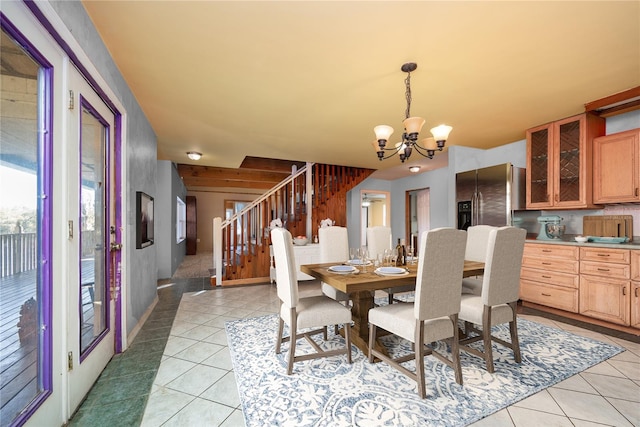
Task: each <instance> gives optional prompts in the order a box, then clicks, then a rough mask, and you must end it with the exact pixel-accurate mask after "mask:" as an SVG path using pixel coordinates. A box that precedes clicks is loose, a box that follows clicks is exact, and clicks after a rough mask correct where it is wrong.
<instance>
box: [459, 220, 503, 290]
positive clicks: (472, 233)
mask: <svg viewBox="0 0 640 427" xmlns="http://www.w3.org/2000/svg"><path fill="white" fill-rule="evenodd" d="M496 228H498V227H495V226H493V225H472V226H471V227H469V228H468V229H467V246H466V248H465V252H464V259H466V260H467V261H478V262H484V261H485V258H486V257H487V247H488V245H489V234H490V233H491V230H495V229H496ZM481 292H482V277H481V276H477V277H468V278H465V279H463V280H462V293H463V294H473V295H480V293H481Z"/></svg>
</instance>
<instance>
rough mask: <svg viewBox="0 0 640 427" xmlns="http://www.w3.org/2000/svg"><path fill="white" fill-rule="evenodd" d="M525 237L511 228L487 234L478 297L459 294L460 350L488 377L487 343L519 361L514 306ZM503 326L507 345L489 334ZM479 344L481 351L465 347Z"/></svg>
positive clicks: (490, 363)
mask: <svg viewBox="0 0 640 427" xmlns="http://www.w3.org/2000/svg"><path fill="white" fill-rule="evenodd" d="M526 235H527V231H526V230H525V229H523V228H516V227H511V226H506V227H500V228H496V229H494V230H491V232H490V233H489V240H488V245H487V256H486V258H485V265H484V276H483V277H482V288H481V293H480V295H474V294H463V295H462V298H461V302H460V314H459V317H460V319H461V320H463V321H464V325H465V331H464V332H465V338H463V339H462V340H461V341H460V344H461V348H462V349H463V350H465V351H467V352H469V353H471V354H474V355H476V356H479V357H481V358H483V359H484V360H485V363H486V366H487V371H488V372H489V373H493V371H494V366H493V353H492V348H491V346H492V344H491V341H495V342H497V343H499V344H501V345H503V346H505V347H507V348H510V349H511V350H512V351H513V355H514V358H515V361H516V362H517V363H520V361H521V360H522V358H521V355H520V344H519V342H518V325H517V313H516V305H517V302H518V298H519V295H520V267H521V265H522V253H523V251H524V242H525V238H526ZM507 322H508V323H509V332H510V335H511V342H510V343H509V342H507V341H505V340H502V339H500V338H497V337H495V336H493V335H492V334H491V327H492V326H495V325H500V324H503V323H507ZM478 326H481V329H479V328H478ZM471 333H473V334H474V335H473V336H472V335H471ZM480 340H482V341H483V344H484V345H483V350H482V351H481V350H478V349H476V348H474V347H471V346H469V344H471V343H473V342H476V341H480Z"/></svg>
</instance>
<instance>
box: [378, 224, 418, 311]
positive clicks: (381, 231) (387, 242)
mask: <svg viewBox="0 0 640 427" xmlns="http://www.w3.org/2000/svg"><path fill="white" fill-rule="evenodd" d="M367 249H368V250H369V256H370V257H371V258H373V259H376V258H377V256H378V254H384V251H385V250H387V249H394V246H393V241H392V239H391V227H386V226H380V225H378V226H374V227H368V228H367ZM381 290H382V291H383V292H386V293H387V294H388V300H389V304H393V301H394V298H393V295H394V293H400V292H411V291H414V290H415V284H414V283H409V284H407V285H405V286H399V287H394V288H387V289H381Z"/></svg>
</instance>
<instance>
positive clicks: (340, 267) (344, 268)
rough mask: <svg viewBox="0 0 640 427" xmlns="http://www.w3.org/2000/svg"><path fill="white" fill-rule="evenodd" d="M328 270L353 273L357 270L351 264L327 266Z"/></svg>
mask: <svg viewBox="0 0 640 427" xmlns="http://www.w3.org/2000/svg"><path fill="white" fill-rule="evenodd" d="M329 271H333V272H334V273H354V272H356V271H357V268H355V267H354V266H352V265H332V266H331V267H329Z"/></svg>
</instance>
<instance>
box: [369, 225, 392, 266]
mask: <svg viewBox="0 0 640 427" xmlns="http://www.w3.org/2000/svg"><path fill="white" fill-rule="evenodd" d="M392 248H393V242H392V241H391V227H386V226H382V225H378V226H375V227H368V228H367V249H368V250H369V256H370V257H371V258H374V259H375V258H376V256H377V255H378V254H383V253H384V250H385V249H392Z"/></svg>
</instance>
